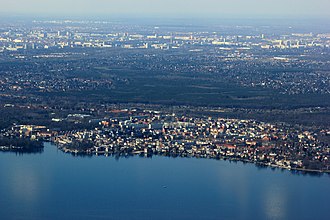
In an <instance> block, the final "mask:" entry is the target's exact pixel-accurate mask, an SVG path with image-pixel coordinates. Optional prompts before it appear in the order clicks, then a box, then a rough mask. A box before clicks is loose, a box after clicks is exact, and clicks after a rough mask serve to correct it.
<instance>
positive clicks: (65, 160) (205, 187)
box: [0, 143, 330, 220]
mask: <svg viewBox="0 0 330 220" xmlns="http://www.w3.org/2000/svg"><path fill="white" fill-rule="evenodd" d="M0 179H1V181H0V219H79V220H81V219H157V220H158V219H254V220H255V219H256V220H258V219H329V217H330V215H329V198H330V177H329V175H322V176H312V175H303V174H294V173H292V172H290V171H287V170H280V169H271V168H260V167H256V166H255V165H253V164H243V163H241V162H237V163H235V162H229V161H222V160H212V159H196V158H169V157H160V156H154V157H152V158H143V157H139V156H136V157H129V158H123V157H121V158H115V157H112V156H111V157H105V156H93V157H74V156H72V155H70V154H64V153H63V152H61V151H59V150H57V148H56V147H55V146H53V145H51V144H49V143H45V149H44V152H43V153H41V154H15V153H0Z"/></svg>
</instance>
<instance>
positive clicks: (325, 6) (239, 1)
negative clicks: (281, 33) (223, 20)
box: [0, 0, 330, 18]
mask: <svg viewBox="0 0 330 220" xmlns="http://www.w3.org/2000/svg"><path fill="white" fill-rule="evenodd" d="M0 13H1V14H5V15H32V16H36V17H37V16H47V15H48V16H122V17H125V16H143V17H153V16H154V17H231V18H245V17H246V18H263V17H269V18H282V17H291V18H330V0H0Z"/></svg>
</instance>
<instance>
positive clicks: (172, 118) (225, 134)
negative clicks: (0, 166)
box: [0, 109, 330, 172]
mask: <svg viewBox="0 0 330 220" xmlns="http://www.w3.org/2000/svg"><path fill="white" fill-rule="evenodd" d="M120 111H121V113H122V115H121V116H120V117H111V118H103V119H99V120H95V119H94V123H95V122H97V125H96V126H95V128H93V129H81V130H71V131H65V132H64V131H51V130H50V129H47V128H46V127H45V126H29V125H19V126H18V125H17V126H13V127H12V128H11V129H10V130H3V131H2V134H1V137H2V138H3V137H7V138H11V137H12V138H18V137H20V138H30V139H32V140H43V141H51V142H53V143H55V144H56V145H57V146H58V148H59V149H61V150H62V151H64V152H67V153H72V154H73V155H93V154H96V155H105V156H109V155H114V156H123V157H127V156H132V155H144V156H152V155H163V156H171V157H178V156H179V157H198V158H214V159H230V160H239V161H244V162H251V163H256V164H260V165H267V166H273V167H280V168H285V169H297V170H306V171H308V170H309V171H324V172H329V167H330V162H329V157H330V147H329V145H328V144H327V143H324V142H322V141H320V140H319V137H321V136H326V135H330V131H326V130H316V131H308V130H304V129H303V128H301V127H299V126H295V127H292V126H289V125H286V124H276V125H275V124H270V123H264V122H259V121H254V120H239V119H225V118H212V117H203V118H201V117H187V116H182V115H181V116H178V115H176V114H174V113H172V114H165V113H162V112H159V111H154V110H141V109H140V110H137V109H130V110H129V109H123V110H120ZM74 116H75V117H88V115H79V114H77V115H74ZM90 123H92V121H91V122H90ZM0 139H1V138H0ZM1 149H4V148H3V147H2V148H1Z"/></svg>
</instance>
